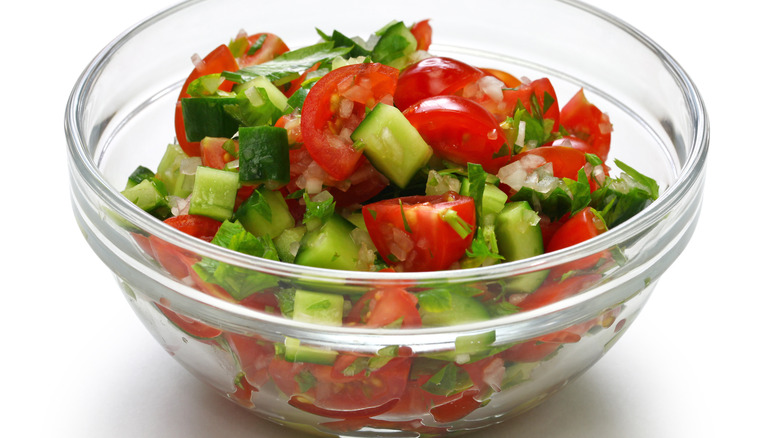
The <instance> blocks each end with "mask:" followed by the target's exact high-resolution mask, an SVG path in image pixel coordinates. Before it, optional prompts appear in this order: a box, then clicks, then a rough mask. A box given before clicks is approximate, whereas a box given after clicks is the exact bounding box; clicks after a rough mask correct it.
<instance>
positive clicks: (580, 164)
mask: <svg viewBox="0 0 780 438" xmlns="http://www.w3.org/2000/svg"><path fill="white" fill-rule="evenodd" d="M528 155H535V156H537V157H541V158H543V159H544V162H541V161H540V163H539V165H538V166H536V167H535V168H538V167H541V166H543V165H544V164H546V163H550V164H552V170H553V175H554V176H555V177H556V178H569V179H573V180H575V181H576V180H577V179H578V174H579V171H580V169H583V168H585V169H588V167H587V166H586V164H587V163H588V159H587V158H586V157H585V152H583V151H581V150H579V149H575V148H573V147H569V146H542V147H538V148H535V149H529V150H527V151H524V152H521V153H520V154H517V155H515V156H514V157H513V158H512V161H519V160H522V159H523V158H524V157H526V156H528ZM602 168H603V167H602ZM603 170H604V172H605V175H606V171H607V169H606V168H603ZM586 176H587V177H588V182H589V183H590V191H591V192H593V191H594V190H596V189H598V188H599V185H600V183H599V181H598V180H597V179H594V175H593V172H588V171H586Z"/></svg>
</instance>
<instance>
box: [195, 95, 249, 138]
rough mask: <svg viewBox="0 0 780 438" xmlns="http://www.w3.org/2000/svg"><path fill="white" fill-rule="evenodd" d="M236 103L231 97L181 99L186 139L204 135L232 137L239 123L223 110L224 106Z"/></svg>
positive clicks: (203, 136) (236, 100)
mask: <svg viewBox="0 0 780 438" xmlns="http://www.w3.org/2000/svg"><path fill="white" fill-rule="evenodd" d="M238 103H239V102H238V99H236V98H233V97H186V98H184V99H182V100H181V110H182V115H183V117H184V130H185V133H186V135H187V141H201V140H203V139H204V138H205V137H226V138H231V137H233V135H235V133H236V131H238V126H239V123H238V120H236V119H235V118H234V117H233V116H231V115H230V114H228V112H226V111H225V107H226V106H231V105H238Z"/></svg>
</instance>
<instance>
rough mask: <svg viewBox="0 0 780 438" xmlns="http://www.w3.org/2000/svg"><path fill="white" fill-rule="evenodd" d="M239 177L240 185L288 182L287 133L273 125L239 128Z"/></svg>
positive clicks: (288, 156)
mask: <svg viewBox="0 0 780 438" xmlns="http://www.w3.org/2000/svg"><path fill="white" fill-rule="evenodd" d="M238 138H239V142H238V156H239V163H241V165H240V167H239V169H238V175H239V179H240V181H241V182H244V183H259V182H269V181H273V182H275V183H278V184H287V183H289V182H290V149H289V145H288V143H287V130H286V129H284V128H277V127H274V126H251V127H241V128H239V129H238Z"/></svg>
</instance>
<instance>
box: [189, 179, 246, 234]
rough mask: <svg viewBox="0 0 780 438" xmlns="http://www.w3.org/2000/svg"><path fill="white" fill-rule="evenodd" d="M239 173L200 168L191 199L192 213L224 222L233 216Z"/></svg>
mask: <svg viewBox="0 0 780 438" xmlns="http://www.w3.org/2000/svg"><path fill="white" fill-rule="evenodd" d="M238 186H239V183H238V173H236V172H230V171H227V170H218V169H212V168H211V167H206V166H200V167H198V169H197V170H196V171H195V185H194V186H193V189H192V198H191V199H190V210H189V211H190V213H191V214H199V215H202V216H208V217H210V218H212V219H216V220H219V221H224V220H227V219H230V218H231V217H232V216H233V206H234V204H235V202H236V192H237V191H238Z"/></svg>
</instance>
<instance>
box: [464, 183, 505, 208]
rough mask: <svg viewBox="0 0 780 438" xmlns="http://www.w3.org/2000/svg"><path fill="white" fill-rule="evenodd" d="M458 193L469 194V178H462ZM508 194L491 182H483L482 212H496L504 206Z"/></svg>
mask: <svg viewBox="0 0 780 438" xmlns="http://www.w3.org/2000/svg"><path fill="white" fill-rule="evenodd" d="M460 194H461V195H464V196H469V180H468V179H465V180H463V183H462V185H461V188H460ZM508 199H509V196H508V195H507V194H506V193H504V191H503V190H501V189H499V188H498V187H496V186H494V185H493V184H485V189H484V190H483V191H482V214H483V215H489V214H498V213H499V212H501V210H502V209H503V208H504V205H505V204H506V201H507V200H508Z"/></svg>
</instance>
